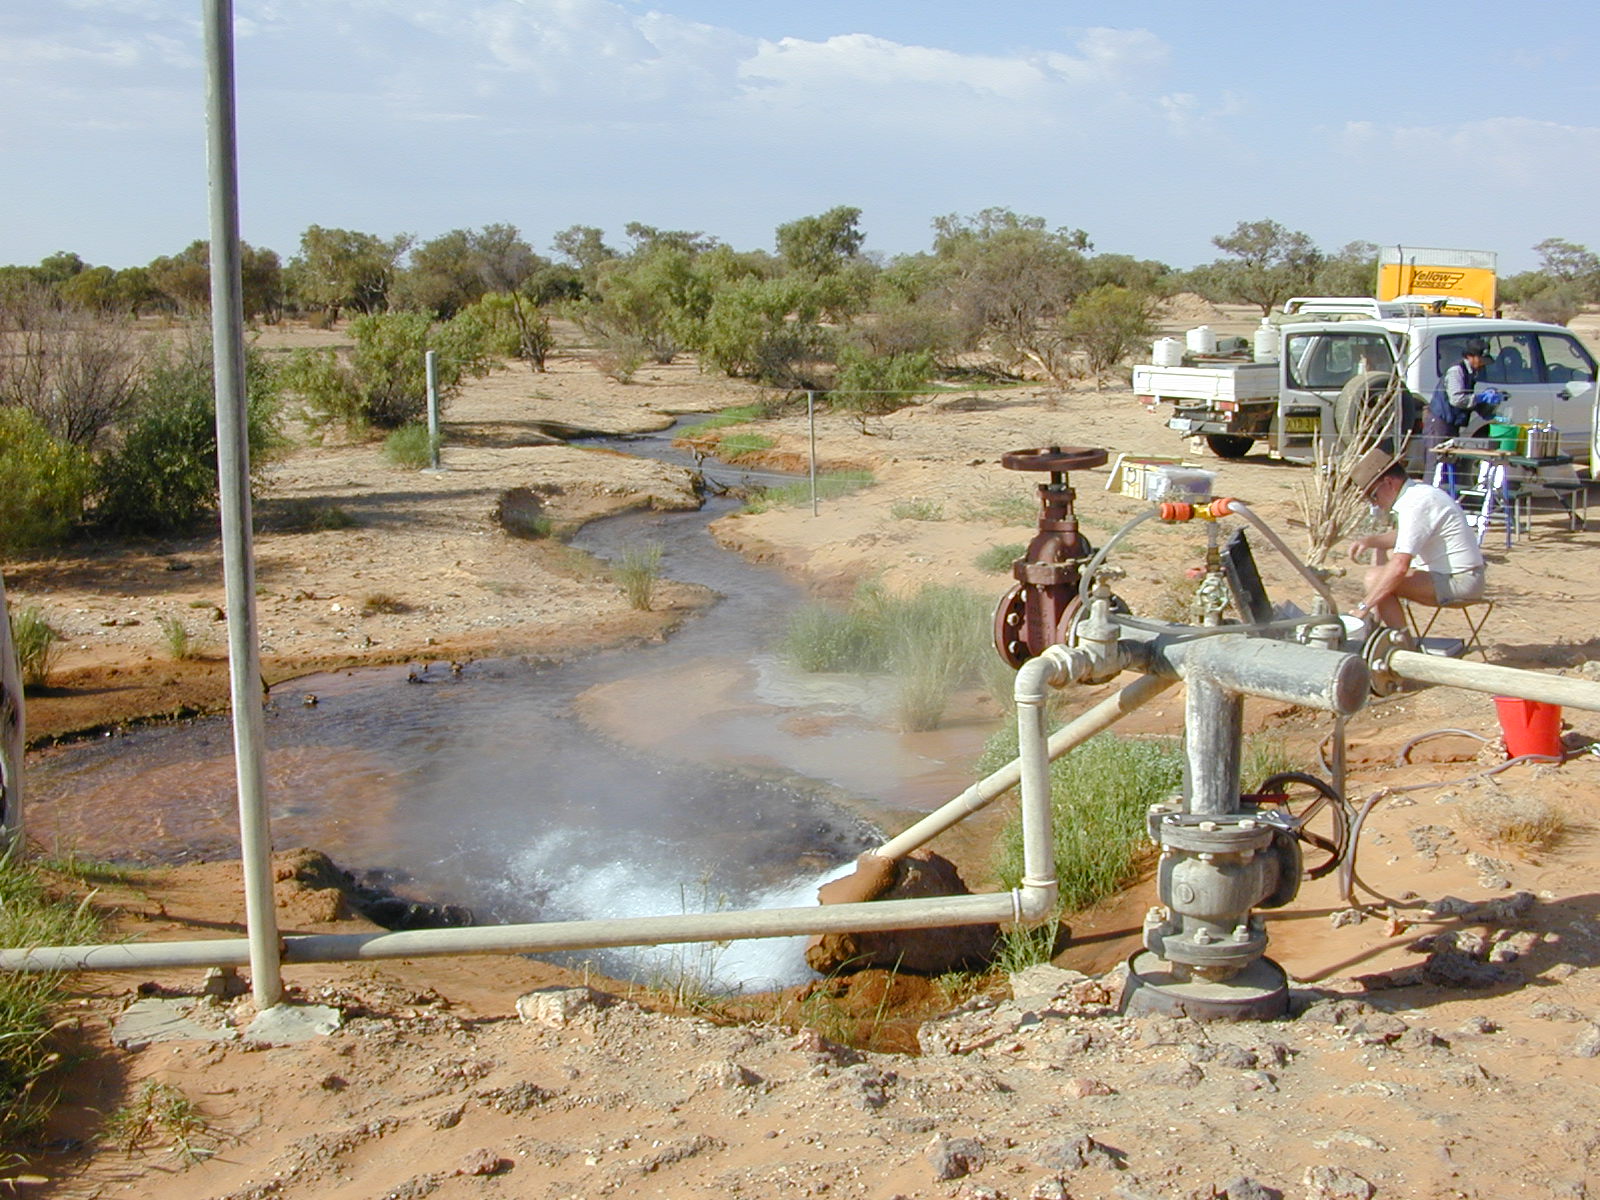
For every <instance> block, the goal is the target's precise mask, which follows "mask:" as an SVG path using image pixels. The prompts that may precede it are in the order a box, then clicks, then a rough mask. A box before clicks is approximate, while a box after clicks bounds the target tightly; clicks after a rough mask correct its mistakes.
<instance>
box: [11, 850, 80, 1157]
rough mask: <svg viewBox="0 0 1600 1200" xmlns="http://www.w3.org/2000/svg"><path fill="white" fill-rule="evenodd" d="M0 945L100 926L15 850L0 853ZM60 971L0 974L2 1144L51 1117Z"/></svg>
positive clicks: (40, 942) (72, 936) (55, 940)
mask: <svg viewBox="0 0 1600 1200" xmlns="http://www.w3.org/2000/svg"><path fill="white" fill-rule="evenodd" d="M0 896H3V897H5V903H3V904H0V946H16V947H34V946H72V945H82V944H84V943H88V942H94V941H96V940H97V939H98V938H99V936H100V931H99V923H98V921H97V920H96V919H95V917H94V914H93V913H91V912H90V911H89V910H88V909H87V907H86V906H85V905H83V904H79V903H76V902H74V901H72V900H69V899H66V898H63V897H62V896H61V895H60V894H59V893H58V891H57V890H56V889H55V888H53V887H52V886H51V885H50V883H49V881H48V880H47V879H46V878H45V876H44V875H43V873H42V872H41V871H40V870H39V869H38V868H36V867H34V866H32V865H30V864H29V863H27V862H24V861H23V860H22V858H21V856H20V851H18V850H17V849H15V848H13V849H12V850H11V851H8V852H7V853H6V854H5V855H4V856H3V857H0ZM61 982H62V976H60V975H58V974H48V973H45V974H35V973H32V972H20V971H16V972H13V971H0V1145H7V1146H15V1145H17V1144H18V1143H19V1142H20V1141H21V1140H23V1138H24V1137H25V1136H26V1135H27V1134H29V1133H31V1132H32V1131H34V1130H36V1129H38V1128H39V1127H40V1126H41V1125H42V1124H43V1123H44V1120H45V1118H46V1117H47V1116H48V1115H49V1093H48V1091H47V1089H45V1088H44V1087H42V1086H41V1084H42V1081H43V1077H44V1075H45V1074H46V1073H47V1072H48V1071H49V1070H50V1068H51V1067H52V1065H54V1064H56V1063H57V1062H58V1061H59V1059H60V1055H59V1054H58V1053H56V1052H55V1051H54V1050H53V1049H52V1047H51V1045H50V1031H51V1028H52V1026H53V1024H54V1016H53V1014H52V1011H51V1010H52V1007H53V1006H54V1005H55V1004H56V1003H57V1002H58V1001H59V1000H60V998H61V992H62V988H61Z"/></svg>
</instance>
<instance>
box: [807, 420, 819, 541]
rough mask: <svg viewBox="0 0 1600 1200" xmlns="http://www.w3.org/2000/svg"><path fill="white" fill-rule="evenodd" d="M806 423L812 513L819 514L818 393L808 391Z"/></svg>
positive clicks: (813, 514)
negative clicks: (809, 434)
mask: <svg viewBox="0 0 1600 1200" xmlns="http://www.w3.org/2000/svg"><path fill="white" fill-rule="evenodd" d="M806 424H807V425H809V426H810V428H811V454H810V460H811V515H812V516H813V517H814V516H816V515H817V394H816V393H815V392H811V391H808V392H807V393H806Z"/></svg>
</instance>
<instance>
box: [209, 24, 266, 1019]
mask: <svg viewBox="0 0 1600 1200" xmlns="http://www.w3.org/2000/svg"><path fill="white" fill-rule="evenodd" d="M205 34H206V64H207V72H206V125H207V134H208V137H207V146H208V150H209V156H208V157H209V162H210V179H211V353H212V362H213V364H214V368H215V372H216V401H217V484H218V492H219V495H220V500H221V510H222V571H223V579H224V582H225V585H226V588H225V594H226V603H227V606H228V674H229V678H230V680H231V683H232V698H233V747H234V759H235V766H236V774H237V777H238V783H239V853H240V859H241V860H242V866H243V870H244V911H245V933H246V937H247V940H248V942H249V946H250V984H251V990H252V993H253V995H254V997H255V1002H256V1007H257V1008H260V1009H267V1008H271V1007H272V1006H273V1005H275V1004H277V1003H278V1002H279V1000H281V999H282V998H283V974H282V964H281V960H280V959H279V955H278V919H277V911H276V909H275V907H274V904H273V891H272V838H271V830H270V827H269V823H268V819H267V802H266V787H265V779H264V772H263V770H262V761H261V756H262V731H263V724H264V723H263V720H262V714H261V705H262V700H261V657H260V650H259V648H258V646H257V645H256V609H255V561H254V556H253V550H252V548H251V542H250V435H249V421H248V414H249V401H248V398H247V396H246V394H245V367H244V300H243V296H242V289H241V284H240V278H239V194H238V178H239V176H238V147H237V144H236V140H235V133H236V121H235V112H234V87H233V4H232V0H207V3H206V5H205Z"/></svg>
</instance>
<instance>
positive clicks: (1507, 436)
mask: <svg viewBox="0 0 1600 1200" xmlns="http://www.w3.org/2000/svg"><path fill="white" fill-rule="evenodd" d="M1522 434H1523V430H1522V426H1521V425H1500V424H1493V425H1490V426H1489V435H1488V436H1489V437H1490V438H1492V439H1493V440H1494V441H1495V442H1496V443H1498V444H1499V446H1500V449H1502V450H1515V449H1516V448H1517V447H1518V446H1520V445H1521V444H1522Z"/></svg>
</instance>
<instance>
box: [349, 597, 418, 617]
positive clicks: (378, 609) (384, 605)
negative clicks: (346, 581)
mask: <svg viewBox="0 0 1600 1200" xmlns="http://www.w3.org/2000/svg"><path fill="white" fill-rule="evenodd" d="M410 611H411V605H409V604H407V603H406V602H405V601H404V600H402V599H400V598H399V597H398V596H391V595H390V594H389V593H388V592H372V593H370V594H369V595H368V596H366V598H364V599H363V600H362V601H361V615H362V616H363V617H373V616H378V615H380V614H382V615H384V616H395V615H398V614H399V613H408V612H410Z"/></svg>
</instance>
